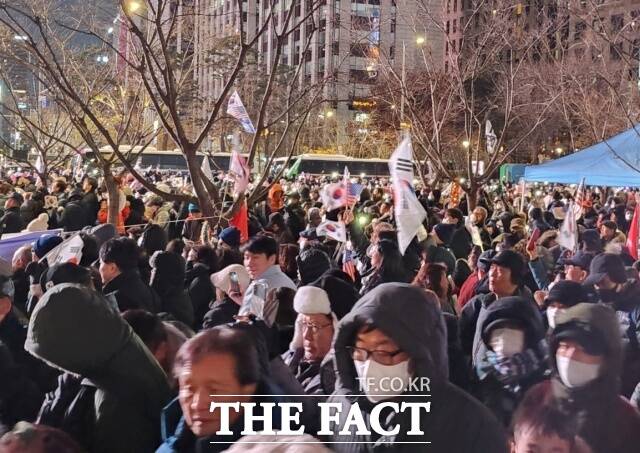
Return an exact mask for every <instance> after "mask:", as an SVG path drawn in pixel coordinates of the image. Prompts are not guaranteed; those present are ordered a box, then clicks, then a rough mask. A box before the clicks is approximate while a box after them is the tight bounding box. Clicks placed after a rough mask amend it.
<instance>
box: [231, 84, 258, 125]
mask: <svg viewBox="0 0 640 453" xmlns="http://www.w3.org/2000/svg"><path fill="white" fill-rule="evenodd" d="M227 113H228V114H229V115H231V116H232V117H234V118H235V119H237V120H238V121H240V124H242V128H243V129H244V131H245V132H248V133H249V134H255V133H256V128H255V127H253V123H252V122H251V118H249V114H248V113H247V109H245V108H244V104H243V103H242V100H241V99H240V95H239V94H238V92H237V91H234V92H233V94H232V95H231V97H230V98H229V105H228V106H227Z"/></svg>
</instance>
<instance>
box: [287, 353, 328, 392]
mask: <svg viewBox="0 0 640 453" xmlns="http://www.w3.org/2000/svg"><path fill="white" fill-rule="evenodd" d="M303 359H304V349H303V348H297V349H294V350H289V351H287V352H286V353H284V354H282V360H284V363H285V364H286V365H287V366H288V367H289V370H290V371H291V373H292V374H293V375H294V376H295V377H296V379H297V380H298V382H299V383H300V385H302V387H303V388H304V393H305V394H307V395H324V394H325V392H324V388H323V386H322V379H321V377H322V374H321V363H322V362H307V361H305V360H303Z"/></svg>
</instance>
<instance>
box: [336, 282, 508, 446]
mask: <svg viewBox="0 0 640 453" xmlns="http://www.w3.org/2000/svg"><path fill="white" fill-rule="evenodd" d="M334 350H335V363H336V371H337V376H338V379H337V382H336V391H335V392H334V393H333V395H331V397H330V398H329V400H328V402H333V403H339V404H340V407H341V410H340V417H339V422H338V424H333V427H332V430H333V433H334V435H333V436H331V438H330V441H332V442H340V443H336V444H332V445H331V446H332V448H334V449H335V451H338V452H368V451H379V450H380V451H381V449H386V450H387V451H402V452H423V451H433V452H447V453H467V452H468V453H476V452H494V453H500V452H506V451H507V444H506V438H505V434H504V432H503V429H502V427H501V426H500V424H499V423H498V421H497V420H496V419H495V417H494V416H493V415H492V414H491V413H490V412H489V410H488V409H487V408H485V407H484V406H482V405H481V404H480V403H479V402H478V401H477V400H475V399H473V398H472V397H471V396H469V395H468V394H466V393H465V392H463V391H462V390H460V389H459V388H458V387H456V386H455V385H453V384H451V383H450V382H449V368H448V359H447V333H446V328H445V323H444V319H443V315H442V312H441V311H440V308H439V304H438V299H437V296H436V295H435V294H434V293H432V292H430V291H425V290H424V289H421V288H418V287H415V286H410V285H407V284H403V283H385V284H382V285H380V286H378V287H376V288H375V289H373V290H372V291H371V292H369V293H368V294H367V295H365V296H364V297H363V298H362V299H360V300H359V301H358V302H357V303H356V305H355V306H354V307H353V309H352V310H351V312H350V313H349V314H348V315H346V316H345V317H344V318H343V319H342V320H341V321H340V323H339V325H338V331H337V333H336V337H335V341H334ZM383 378H386V379H387V383H388V382H390V381H391V380H393V382H394V385H393V386H387V385H382V384H383ZM359 382H360V383H366V384H367V385H364V386H361V385H360V384H359ZM398 382H402V383H403V385H402V386H399V385H397V383H398ZM403 388H404V390H403ZM383 402H397V403H403V402H406V403H418V402H421V403H426V402H430V403H431V405H430V410H429V411H428V412H427V411H425V410H423V409H421V410H420V418H419V421H417V422H416V417H415V415H414V416H413V417H412V415H413V414H412V413H411V412H409V411H408V410H404V411H403V410H401V411H400V412H394V411H393V410H391V411H389V410H387V409H390V408H385V410H384V411H383V413H384V415H383V416H381V417H378V419H379V420H378V421H379V422H380V425H381V427H382V429H384V430H387V431H392V430H393V429H394V428H395V427H396V425H398V426H399V430H398V433H397V434H396V435H380V434H376V431H379V428H380V427H378V430H374V429H372V426H373V424H372V412H373V411H374V408H375V407H376V406H377V405H378V404H381V403H383ZM355 404H357V405H358V408H355V409H356V410H360V412H361V413H362V416H363V418H364V423H365V425H366V426H367V429H368V430H369V431H371V432H372V435H360V434H356V433H355V432H356V429H355V428H354V426H353V425H350V426H347V428H348V431H350V432H351V434H349V435H340V434H339V431H340V430H342V428H343V427H344V425H345V421H346V419H347V416H348V413H349V411H350V410H351V408H352V406H353V405H355ZM412 423H414V424H413V425H412ZM415 423H419V429H420V431H422V432H423V433H424V434H421V435H409V434H408V432H409V431H410V430H412V429H414V428H413V427H414V426H415ZM338 425H339V426H338ZM409 442H412V443H409Z"/></svg>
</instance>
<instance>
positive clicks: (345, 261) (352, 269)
mask: <svg viewBox="0 0 640 453" xmlns="http://www.w3.org/2000/svg"><path fill="white" fill-rule="evenodd" d="M342 271H343V272H344V273H346V274H347V275H348V276H349V277H351V280H353V281H354V282H355V281H356V274H357V273H358V271H357V270H356V263H355V261H354V260H353V251H352V250H351V249H350V247H349V243H347V246H346V247H345V248H344V252H343V254H342Z"/></svg>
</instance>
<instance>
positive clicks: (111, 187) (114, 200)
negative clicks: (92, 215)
mask: <svg viewBox="0 0 640 453" xmlns="http://www.w3.org/2000/svg"><path fill="white" fill-rule="evenodd" d="M103 172H104V183H105V185H106V186H107V203H108V209H107V222H108V223H110V224H112V225H116V226H118V216H119V215H120V209H119V208H120V192H119V191H118V183H117V182H116V179H115V177H114V176H113V173H111V166H110V165H107V166H105V167H104V168H103Z"/></svg>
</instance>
